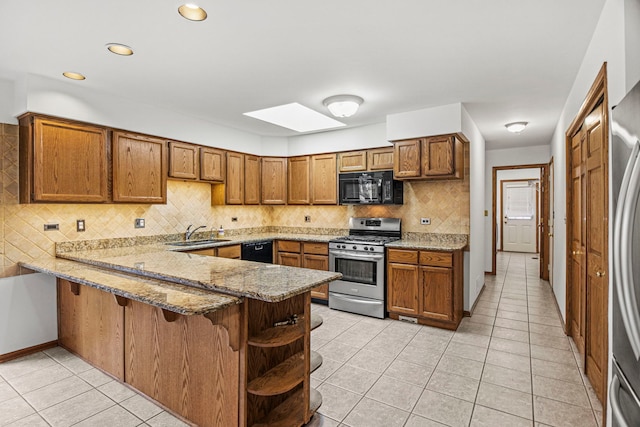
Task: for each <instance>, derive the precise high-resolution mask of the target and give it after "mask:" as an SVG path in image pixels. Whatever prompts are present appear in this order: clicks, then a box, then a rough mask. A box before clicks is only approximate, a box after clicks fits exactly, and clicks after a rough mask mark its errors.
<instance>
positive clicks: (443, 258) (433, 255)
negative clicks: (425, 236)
mask: <svg viewBox="0 0 640 427" xmlns="http://www.w3.org/2000/svg"><path fill="white" fill-rule="evenodd" d="M420 264H421V265H434V266H437V267H451V266H453V254H451V253H449V252H431V251H420Z"/></svg>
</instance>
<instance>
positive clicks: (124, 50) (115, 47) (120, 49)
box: [107, 43, 133, 56]
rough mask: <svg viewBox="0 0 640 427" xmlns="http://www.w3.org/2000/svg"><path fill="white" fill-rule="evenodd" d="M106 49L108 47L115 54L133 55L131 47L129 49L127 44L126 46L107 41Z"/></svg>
mask: <svg viewBox="0 0 640 427" xmlns="http://www.w3.org/2000/svg"><path fill="white" fill-rule="evenodd" d="M107 49H109V52H111V53H115V54H116V55H122V56H131V55H133V49H131V48H130V47H129V46H126V45H123V44H120V43H107Z"/></svg>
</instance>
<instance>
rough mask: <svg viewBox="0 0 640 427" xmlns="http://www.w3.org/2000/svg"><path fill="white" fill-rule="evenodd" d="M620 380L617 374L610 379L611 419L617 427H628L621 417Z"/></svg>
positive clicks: (622, 416)
mask: <svg viewBox="0 0 640 427" xmlns="http://www.w3.org/2000/svg"><path fill="white" fill-rule="evenodd" d="M619 399H620V379H618V375H617V374H615V373H614V374H613V378H612V379H611V386H610V387H609V401H610V402H611V417H612V418H613V420H614V421H615V422H616V423H617V425H618V426H619V427H629V424H627V421H626V420H625V419H624V415H622V409H621V408H620V400H619Z"/></svg>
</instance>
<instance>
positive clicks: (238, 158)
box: [225, 152, 244, 205]
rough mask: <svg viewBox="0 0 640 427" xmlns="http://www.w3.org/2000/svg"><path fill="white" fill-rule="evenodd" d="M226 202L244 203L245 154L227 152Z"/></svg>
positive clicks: (232, 203) (229, 203)
mask: <svg viewBox="0 0 640 427" xmlns="http://www.w3.org/2000/svg"><path fill="white" fill-rule="evenodd" d="M225 188H226V203H227V204H228V205H241V204H243V203H244V154H240V153H230V152H228V153H227V181H226V185H225Z"/></svg>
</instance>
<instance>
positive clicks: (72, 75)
mask: <svg viewBox="0 0 640 427" xmlns="http://www.w3.org/2000/svg"><path fill="white" fill-rule="evenodd" d="M62 75H63V76H65V77H66V78H68V79H71V80H84V79H86V77H85V76H83V75H82V74H80V73H74V72H73V71H65V72H64V73H62Z"/></svg>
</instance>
